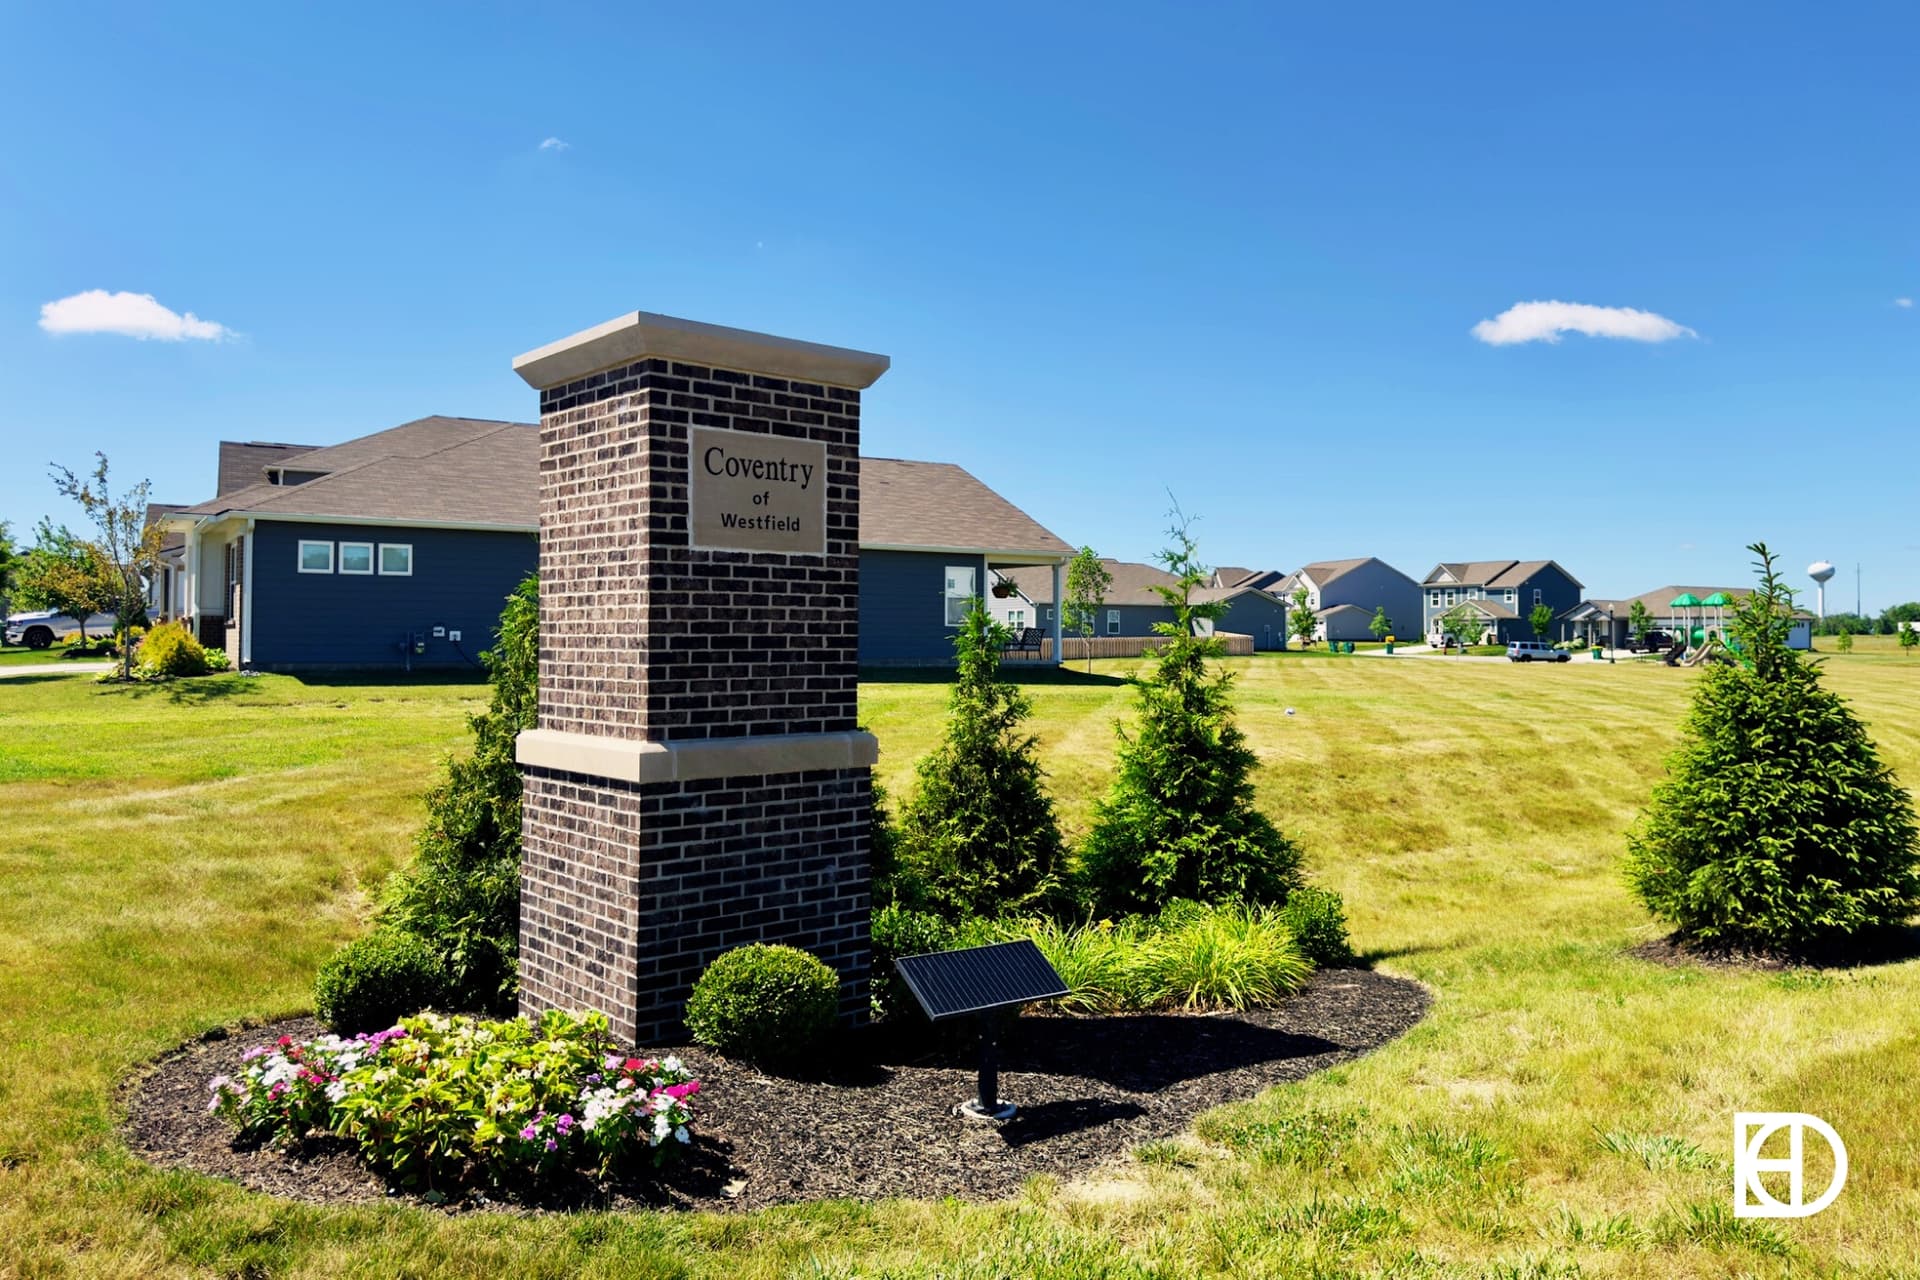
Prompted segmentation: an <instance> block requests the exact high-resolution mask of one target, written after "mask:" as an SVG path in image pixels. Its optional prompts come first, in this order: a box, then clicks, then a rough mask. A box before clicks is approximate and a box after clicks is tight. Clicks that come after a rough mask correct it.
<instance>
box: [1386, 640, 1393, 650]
mask: <svg viewBox="0 0 1920 1280" xmlns="http://www.w3.org/2000/svg"><path fill="white" fill-rule="evenodd" d="M1387 652H1388V653H1392V652H1393V641H1391V640H1389V641H1387Z"/></svg>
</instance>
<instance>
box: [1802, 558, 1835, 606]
mask: <svg viewBox="0 0 1920 1280" xmlns="http://www.w3.org/2000/svg"><path fill="white" fill-rule="evenodd" d="M1807 576H1808V577H1809V578H1812V579H1813V580H1814V582H1815V583H1816V584H1817V585H1818V588H1819V593H1820V606H1819V608H1820V616H1821V618H1823V619H1824V618H1825V617H1826V616H1827V580H1828V579H1829V578H1831V577H1833V566H1832V565H1831V564H1829V563H1828V562H1827V561H1825V560H1815V561H1814V562H1813V563H1812V564H1810V565H1808V566H1807Z"/></svg>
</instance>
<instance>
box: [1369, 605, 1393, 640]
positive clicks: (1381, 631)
mask: <svg viewBox="0 0 1920 1280" xmlns="http://www.w3.org/2000/svg"><path fill="white" fill-rule="evenodd" d="M1367 630H1369V631H1371V632H1372V633H1373V638H1374V639H1375V640H1385V639H1386V638H1387V637H1388V636H1390V635H1392V634H1393V619H1392V618H1389V617H1388V616H1387V606H1385V605H1383V604H1377V605H1375V606H1373V620H1372V621H1371V622H1369V623H1367Z"/></svg>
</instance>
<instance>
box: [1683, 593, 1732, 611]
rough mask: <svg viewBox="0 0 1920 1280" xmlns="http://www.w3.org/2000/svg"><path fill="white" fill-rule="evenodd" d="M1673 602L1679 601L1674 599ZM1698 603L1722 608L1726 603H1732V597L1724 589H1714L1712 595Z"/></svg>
mask: <svg viewBox="0 0 1920 1280" xmlns="http://www.w3.org/2000/svg"><path fill="white" fill-rule="evenodd" d="M1674 603H1675V604H1678V603H1679V601H1677V600H1676V601H1674ZM1700 603H1701V604H1710V605H1712V606H1713V607H1714V608H1716V609H1724V608H1726V607H1727V606H1728V605H1730V604H1732V603H1733V597H1732V596H1730V595H1728V594H1727V593H1726V592H1724V591H1716V592H1714V593H1713V594H1712V595H1710V596H1708V597H1707V598H1706V599H1705V600H1702V601H1701V602H1700Z"/></svg>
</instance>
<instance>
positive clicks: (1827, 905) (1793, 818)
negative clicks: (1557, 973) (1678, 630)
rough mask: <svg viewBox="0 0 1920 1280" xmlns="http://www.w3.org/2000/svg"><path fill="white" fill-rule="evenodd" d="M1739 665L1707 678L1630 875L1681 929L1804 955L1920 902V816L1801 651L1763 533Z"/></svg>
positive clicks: (1642, 825) (1636, 833) (1900, 917)
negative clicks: (1919, 819)
mask: <svg viewBox="0 0 1920 1280" xmlns="http://www.w3.org/2000/svg"><path fill="white" fill-rule="evenodd" d="M1748 550H1750V551H1752V552H1753V553H1754V554H1755V555H1756V556H1758V557H1759V560H1758V569H1759V575H1760V586H1759V588H1758V589H1757V590H1755V591H1754V592H1753V593H1752V594H1751V595H1750V596H1748V597H1747V598H1746V599H1745V600H1744V601H1742V602H1741V603H1740V604H1739V605H1738V606H1736V611H1735V615H1734V621H1733V626H1732V628H1731V630H1732V632H1733V644H1732V645H1731V646H1729V648H1730V650H1731V652H1732V653H1733V655H1734V657H1735V658H1736V659H1737V661H1736V662H1734V663H1733V664H1731V665H1725V666H1711V667H1708V668H1707V669H1706V670H1705V671H1703V672H1702V673H1701V674H1700V677H1699V684H1698V685H1697V686H1696V688H1695V691H1694V698H1693V707H1692V710H1691V711H1689V712H1688V714H1687V719H1686V724H1685V737H1684V741H1683V742H1682V743H1681V745H1680V747H1679V749H1678V750H1677V751H1675V752H1674V754H1673V755H1672V756H1671V757H1670V758H1669V760H1668V762H1667V780H1666V781H1665V782H1663V783H1661V784H1660V786H1659V787H1657V788H1656V789H1655V791H1654V793H1653V802H1652V804H1650V805H1649V806H1648V808H1647V810H1646V812H1645V813H1644V814H1643V815H1642V816H1641V818H1640V821H1639V823H1638V825H1637V826H1636V827H1635V828H1634V830H1633V832H1632V834H1631V835H1630V837H1629V839H1628V853H1627V861H1626V875H1627V881H1628V883H1629V885H1631V887H1632V888H1633V890H1634V892H1635V893H1636V894H1638V895H1639V897H1640V900H1641V901H1642V902H1644V903H1645V904H1646V906H1647V909H1648V910H1649V911H1651V912H1652V913H1653V914H1654V916H1656V917H1657V918H1659V919H1660V920H1663V921H1665V922H1667V923H1668V924H1671V925H1673V926H1674V927H1675V928H1676V929H1677V931H1678V932H1679V933H1680V934H1681V936H1682V937H1684V938H1688V939H1691V940H1695V941H1699V942H1703V943H1708V944H1712V945H1717V946H1734V947H1740V948H1745V949H1752V950H1759V951H1772V952H1781V951H1787V952H1792V951H1798V950H1800V949H1803V948H1808V947H1819V946H1824V945H1830V944H1833V943H1835V942H1838V941H1841V940H1845V939H1848V938H1852V937H1855V936H1857V935H1859V934H1861V933H1863V932H1865V931H1867V930H1871V929H1875V928H1879V927H1884V926H1890V925H1897V924H1900V923H1901V922H1903V921H1905V920H1906V919H1907V918H1908V917H1909V916H1911V915H1912V914H1913V913H1914V911H1915V909H1916V906H1920V827H1916V824H1915V820H1914V812H1913V804H1912V800H1911V797H1909V796H1908V794H1907V792H1906V791H1905V790H1903V789H1902V788H1901V787H1900V785H1899V783H1898V781H1897V780H1896V779H1895V778H1894V775H1893V771H1892V770H1891V769H1889V768H1887V767H1886V766H1885V765H1883V764H1882V763H1881V762H1880V757H1879V755H1878V754H1877V753H1876V752H1875V750H1874V746H1873V742H1872V740H1871V739H1870V738H1868V736H1867V732H1866V729H1865V727H1864V726H1862V724H1861V723H1860V721H1859V719H1858V718H1857V717H1856V716H1855V715H1854V714H1853V711H1852V709H1851V708H1849V707H1848V706H1847V704H1846V702H1845V701H1844V700H1843V699H1841V698H1840V697H1839V696H1837V695H1836V694H1834V693H1832V692H1830V691H1829V690H1827V689H1824V688H1822V687H1821V685H1820V667H1819V664H1818V663H1817V662H1815V661H1813V660H1810V659H1807V658H1805V657H1802V656H1801V655H1800V654H1798V653H1796V652H1795V651H1794V650H1793V649H1791V648H1789V647H1788V644H1787V637H1788V635H1789V633H1790V629H1791V628H1792V626H1793V625H1794V620H1793V592H1792V590H1791V589H1790V588H1788V587H1787V586H1786V585H1785V583H1784V582H1783V581H1782V580H1781V578H1780V577H1779V575H1778V574H1777V573H1776V572H1775V571H1774V564H1773V556H1772V554H1771V553H1769V552H1768V550H1767V548H1766V546H1765V544H1763V543H1756V544H1754V545H1753V546H1751V547H1749V548H1748Z"/></svg>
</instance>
